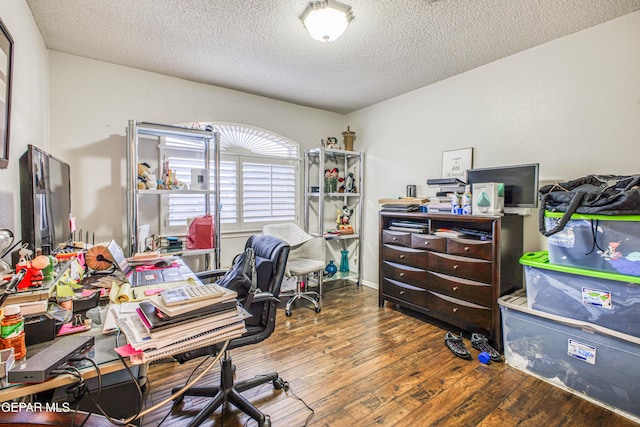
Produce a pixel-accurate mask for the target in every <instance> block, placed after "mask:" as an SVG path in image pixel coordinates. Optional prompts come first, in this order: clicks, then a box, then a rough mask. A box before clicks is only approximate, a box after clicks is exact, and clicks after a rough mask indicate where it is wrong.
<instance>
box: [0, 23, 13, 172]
mask: <svg viewBox="0 0 640 427" xmlns="http://www.w3.org/2000/svg"><path fill="white" fill-rule="evenodd" d="M12 66H13V39H12V38H11V34H9V31H8V30H7V28H6V27H5V26H4V22H2V20H0V168H2V169H4V168H6V167H7V165H8V164H9V125H10V124H11V72H12V68H13V67H12Z"/></svg>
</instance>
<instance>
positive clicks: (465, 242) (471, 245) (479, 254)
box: [447, 239, 493, 261]
mask: <svg viewBox="0 0 640 427" xmlns="http://www.w3.org/2000/svg"><path fill="white" fill-rule="evenodd" d="M447 253H448V254H451V255H462V256H469V257H473V258H479V259H484V260H487V261H491V260H493V242H492V241H491V240H471V239H448V242H447Z"/></svg>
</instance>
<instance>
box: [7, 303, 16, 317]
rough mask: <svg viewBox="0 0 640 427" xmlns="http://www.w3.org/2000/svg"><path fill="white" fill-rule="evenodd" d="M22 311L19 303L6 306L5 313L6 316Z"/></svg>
mask: <svg viewBox="0 0 640 427" xmlns="http://www.w3.org/2000/svg"><path fill="white" fill-rule="evenodd" d="M18 313H20V306H19V305H15V304H13V305H8V306H6V307H5V308H4V315H5V316H12V315H14V314H18Z"/></svg>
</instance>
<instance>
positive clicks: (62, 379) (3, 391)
mask: <svg viewBox="0 0 640 427" xmlns="http://www.w3.org/2000/svg"><path fill="white" fill-rule="evenodd" d="M177 262H178V263H179V265H180V272H181V273H182V274H183V276H185V277H191V278H193V279H194V280H195V281H196V282H197V283H201V281H200V279H198V277H197V276H196V275H195V274H194V273H193V271H191V269H190V268H189V267H188V266H187V265H186V264H185V263H184V261H183V260H182V259H181V258H178V259H177ZM118 273H119V272H118ZM94 310H95V309H92V310H91V311H94ZM106 310H107V306H106V305H103V306H100V322H97V321H94V322H92V326H91V329H90V330H88V331H86V332H80V333H78V334H76V335H80V336H93V337H94V339H95V343H94V346H93V348H91V350H89V351H88V352H87V353H86V354H85V356H86V357H88V358H91V359H93V360H94V361H95V362H96V364H97V365H98V368H99V369H100V373H101V375H106V374H110V373H113V372H117V371H121V370H124V369H125V365H123V363H122V361H121V360H120V358H119V357H118V354H117V353H116V352H115V350H114V348H115V347H118V343H116V335H115V334H113V335H103V333H102V325H103V322H104V320H105V317H106ZM92 317H93V316H92ZM125 343H126V337H125V336H124V334H123V335H121V338H120V342H119V345H124V344H125ZM50 344H51V341H48V342H44V343H40V344H36V345H32V346H29V347H28V348H27V356H26V358H25V359H23V360H22V361H19V362H16V366H17V365H18V364H19V363H22V362H23V361H24V360H28V358H29V357H31V356H33V355H35V354H37V353H38V352H40V351H43V350H46V348H47V347H48V346H49V345H50ZM125 360H127V359H125ZM74 366H76V367H77V368H78V369H79V370H80V372H81V374H82V377H83V378H85V379H88V378H93V377H95V376H96V371H95V368H94V367H93V365H92V364H91V363H89V362H75V363H74ZM127 366H131V365H129V363H128V360H127ZM136 366H139V367H140V369H141V371H140V374H139V376H143V375H146V368H147V366H146V365H136ZM74 382H76V378H75V377H73V376H71V375H67V374H64V375H58V376H55V377H53V378H51V379H49V380H47V381H45V382H42V383H34V384H20V383H15V384H14V383H10V384H9V383H7V379H6V377H5V378H3V379H1V380H0V402H5V401H7V400H11V399H17V398H20V397H23V396H29V395H31V394H35V393H40V392H43V391H47V390H52V389H56V388H58V387H62V386H65V385H68V384H72V383H74Z"/></svg>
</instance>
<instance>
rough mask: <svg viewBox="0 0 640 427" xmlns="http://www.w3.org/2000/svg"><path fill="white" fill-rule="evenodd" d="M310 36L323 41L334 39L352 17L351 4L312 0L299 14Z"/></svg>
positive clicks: (329, 0)
mask: <svg viewBox="0 0 640 427" xmlns="http://www.w3.org/2000/svg"><path fill="white" fill-rule="evenodd" d="M300 19H301V20H302V23H303V24H304V26H305V28H306V29H307V31H309V34H311V37H313V38H314V39H316V40H320V41H323V42H330V41H334V40H335V39H337V38H338V37H340V36H341V35H342V33H344V32H345V30H346V29H347V26H348V25H349V22H351V20H352V19H353V12H352V11H351V6H348V5H346V4H343V3H340V2H339V1H336V0H320V1H312V2H311V3H309V5H308V6H307V8H306V9H305V10H304V12H303V13H302V16H300Z"/></svg>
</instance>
